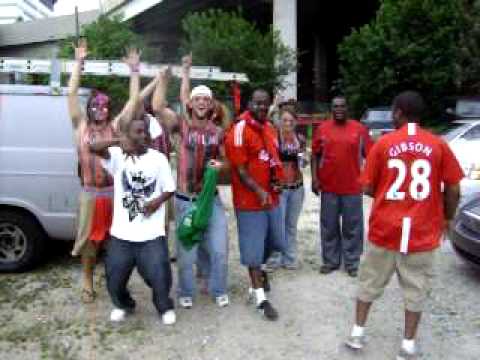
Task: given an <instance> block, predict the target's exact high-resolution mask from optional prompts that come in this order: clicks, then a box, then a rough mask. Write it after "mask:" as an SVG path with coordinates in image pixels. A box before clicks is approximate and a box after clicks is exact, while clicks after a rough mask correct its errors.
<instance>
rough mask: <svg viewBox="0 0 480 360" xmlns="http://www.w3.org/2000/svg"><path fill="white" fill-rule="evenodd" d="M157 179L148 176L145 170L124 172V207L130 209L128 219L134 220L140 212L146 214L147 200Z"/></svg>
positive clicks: (153, 189) (125, 170)
mask: <svg viewBox="0 0 480 360" xmlns="http://www.w3.org/2000/svg"><path fill="white" fill-rule="evenodd" d="M156 184H157V181H156V179H155V178H149V177H147V176H146V175H145V174H144V173H143V171H127V169H124V170H123V172H122V186H123V198H122V203H123V207H124V208H125V209H127V210H128V219H129V221H133V220H134V219H135V218H136V217H137V216H138V214H144V206H145V200H146V199H147V198H149V197H150V196H151V195H152V194H153V192H154V191H155V186H156Z"/></svg>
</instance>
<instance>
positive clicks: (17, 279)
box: [0, 190, 480, 360]
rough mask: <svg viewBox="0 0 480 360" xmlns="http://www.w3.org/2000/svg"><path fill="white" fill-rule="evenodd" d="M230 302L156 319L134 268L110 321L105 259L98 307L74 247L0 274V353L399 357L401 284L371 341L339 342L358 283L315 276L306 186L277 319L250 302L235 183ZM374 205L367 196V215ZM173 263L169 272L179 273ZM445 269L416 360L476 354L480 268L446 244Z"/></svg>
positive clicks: (204, 303) (374, 320)
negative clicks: (125, 313) (124, 311)
mask: <svg viewBox="0 0 480 360" xmlns="http://www.w3.org/2000/svg"><path fill="white" fill-rule="evenodd" d="M222 197H223V198H224V200H225V202H226V204H227V207H228V212H229V227H230V229H229V230H230V250H231V251H230V260H229V264H230V267H229V271H230V273H229V284H230V285H229V292H230V296H231V305H230V306H229V307H227V308H225V309H219V308H218V307H217V306H216V305H215V304H214V303H213V301H212V300H211V299H209V298H208V297H206V296H204V295H199V296H198V297H197V299H196V302H195V306H194V308H193V309H191V310H182V309H177V319H178V322H177V324H176V325H175V326H173V327H165V326H163V325H162V324H161V321H160V319H159V317H158V315H157V314H156V312H155V309H154V307H153V305H152V303H151V294H150V291H149V289H148V288H146V286H145V285H144V284H143V282H142V281H141V279H140V278H139V276H138V274H134V276H133V277H132V280H131V283H130V289H131V291H132V294H133V296H134V298H135V299H136V300H137V311H136V313H135V314H133V315H132V316H131V317H129V318H128V321H126V322H125V323H124V324H121V325H119V326H114V325H112V324H110V323H109V322H108V315H109V312H110V310H111V303H110V300H109V298H108V296H107V293H106V291H105V280H104V271H103V266H100V267H99V268H98V271H97V274H96V281H97V287H98V292H99V296H98V299H97V301H96V303H95V305H92V306H84V305H82V304H81V303H80V301H79V298H80V292H79V285H80V276H81V267H80V265H79V264H78V262H77V261H75V260H72V259H70V258H69V257H68V252H67V251H65V254H64V255H63V256H62V257H60V258H55V259H54V260H52V261H51V262H50V263H49V264H48V265H45V266H43V267H42V268H40V269H37V270H36V271H34V272H31V273H28V274H17V275H1V276H0V322H1V324H2V326H1V327H0V358H1V359H9V360H16V359H18V360H20V359H21V360H24V359H118V360H123V359H125V360H127V359H128V360H130V359H141V360H148V359H162V360H163V359H165V360H187V359H188V360H190V359H191V360H223V359H225V360H236V359H239V360H245V359H258V360H263V359H269V360H272V359H307V360H310V359H312V360H313V359H370V360H385V359H393V358H394V355H395V354H396V351H397V350H398V346H399V344H400V341H401V338H402V327H403V313H402V312H403V305H402V298H401V292H400V289H399V287H398V284H397V282H396V281H393V282H392V284H391V285H390V286H389V287H388V288H387V290H386V292H385V295H384V297H383V298H382V299H381V300H380V301H378V303H376V304H375V306H374V308H373V311H372V314H371V318H370V322H369V327H368V340H369V344H368V346H367V348H366V350H365V352H364V353H363V354H357V355H352V354H351V353H349V352H348V351H347V350H346V349H345V348H344V347H343V345H342V342H343V340H344V338H345V336H346V335H347V334H348V332H349V329H350V326H351V321H352V317H353V305H354V296H355V289H356V284H355V281H354V280H352V279H351V278H349V277H348V276H347V275H346V274H345V273H344V272H336V273H334V274H331V275H328V276H321V275H319V274H318V267H319V255H318V216H319V215H318V212H319V204H318V198H316V197H314V196H313V195H312V194H311V193H309V192H307V196H306V201H305V205H304V211H303V213H302V216H301V218H300V223H299V233H298V236H299V254H300V264H301V268H300V269H299V270H297V271H287V270H280V271H278V272H277V273H275V274H274V276H273V280H272V286H273V291H272V294H271V299H272V301H273V303H274V304H275V305H276V307H277V308H278V310H279V312H280V320H279V321H278V322H276V323H269V322H266V321H263V320H262V319H261V318H260V316H259V315H258V313H256V312H255V310H254V308H253V306H252V305H248V304H247V302H246V300H247V296H246V290H247V287H248V283H247V277H246V273H245V270H244V269H243V268H242V267H241V266H240V265H239V254H238V246H237V236H236V225H235V221H234V216H233V212H232V209H231V200H230V194H229V193H228V190H224V191H222ZM369 204H370V202H369V201H368V200H366V201H365V209H366V211H367V212H368V207H369ZM175 270H176V269H175V268H174V273H175ZM437 273H438V276H437V278H436V280H435V282H434V290H433V292H432V296H431V299H430V301H429V304H428V309H427V312H426V313H425V316H424V318H423V322H422V325H421V330H420V334H419V342H420V346H421V350H422V355H421V356H420V358H421V359H432V360H440V359H445V360H447V359H448V360H457V359H462V360H469V359H471V360H474V359H478V358H479V354H480V301H478V294H480V275H479V274H478V273H475V272H474V271H473V270H471V269H470V268H469V267H468V266H466V265H464V264H463V263H462V262H460V261H459V260H458V259H457V258H456V257H455V255H454V254H453V252H452V250H451V248H450V247H449V246H448V245H445V246H444V247H443V249H442V252H441V254H440V257H439V263H438V267H437Z"/></svg>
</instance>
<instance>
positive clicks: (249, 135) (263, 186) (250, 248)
mask: <svg viewBox="0 0 480 360" xmlns="http://www.w3.org/2000/svg"><path fill="white" fill-rule="evenodd" d="M269 105H270V96H269V95H268V93H267V92H266V91H265V90H256V91H254V93H253V95H252V99H251V101H250V104H249V110H248V111H247V112H245V113H243V114H242V115H240V119H239V121H238V122H237V123H236V124H235V125H233V126H232V127H231V128H230V130H228V131H227V133H226V135H225V151H226V155H227V158H228V160H229V161H230V164H231V172H232V191H233V204H234V207H235V214H236V216H237V226H238V241H239V246H240V261H241V263H242V265H244V266H246V267H247V268H248V272H249V275H250V280H251V288H250V294H251V295H253V298H254V299H255V301H256V305H257V309H258V310H259V311H260V312H261V313H262V314H263V316H264V317H265V319H267V320H277V318H278V313H277V311H276V309H275V308H274V307H273V305H272V304H271V303H270V302H269V301H268V300H267V298H266V295H265V291H268V284H267V280H266V274H265V273H264V272H263V271H262V269H261V266H262V264H264V263H265V260H266V259H267V258H268V256H269V255H270V252H271V251H274V250H276V251H284V250H285V249H286V244H285V236H284V227H283V226H282V216H281V209H280V206H279V196H278V195H279V192H278V186H279V181H280V180H281V178H282V176H283V172H282V165H281V161H280V157H279V154H278V137H277V133H276V130H275V128H274V126H273V125H272V124H271V123H270V122H269V121H268V119H267V112H268V107H269Z"/></svg>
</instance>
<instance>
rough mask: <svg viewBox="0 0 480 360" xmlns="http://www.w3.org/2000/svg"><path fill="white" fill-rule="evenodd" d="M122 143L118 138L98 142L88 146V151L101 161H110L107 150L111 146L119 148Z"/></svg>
mask: <svg viewBox="0 0 480 360" xmlns="http://www.w3.org/2000/svg"><path fill="white" fill-rule="evenodd" d="M121 143H122V140H121V139H120V138H114V139H110V140H99V141H94V142H91V143H90V144H89V149H90V151H91V152H92V153H94V154H95V155H98V156H100V157H101V158H103V159H110V153H109V152H108V148H109V147H111V146H119V145H120V144H121Z"/></svg>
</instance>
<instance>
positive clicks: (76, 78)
mask: <svg viewBox="0 0 480 360" xmlns="http://www.w3.org/2000/svg"><path fill="white" fill-rule="evenodd" d="M87 54H88V51H87V41H86V40H85V39H81V40H80V42H79V43H78V47H77V48H75V60H76V61H75V65H74V66H73V70H72V74H71V75H70V80H69V81H68V112H69V114H70V118H71V119H72V124H73V128H74V129H77V128H78V126H79V125H80V122H81V121H82V119H83V116H84V115H83V113H82V109H81V108H80V101H79V99H78V88H79V87H80V74H81V72H82V66H83V62H84V61H85V58H86V57H87Z"/></svg>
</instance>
